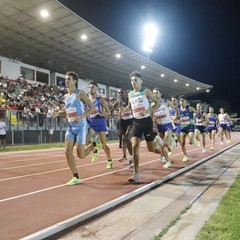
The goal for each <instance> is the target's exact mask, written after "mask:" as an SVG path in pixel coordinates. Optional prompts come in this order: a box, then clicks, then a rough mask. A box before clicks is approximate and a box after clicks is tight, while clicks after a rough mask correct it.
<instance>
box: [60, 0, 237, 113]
mask: <svg viewBox="0 0 240 240" xmlns="http://www.w3.org/2000/svg"><path fill="white" fill-rule="evenodd" d="M59 2H61V3H63V4H64V5H66V6H67V7H68V8H70V9H71V10H72V11H73V12H75V13H76V14H78V15H79V16H80V17H82V18H83V19H85V20H86V21H88V22H89V23H90V24H92V25H93V26H95V27H97V28H98V29H100V30H101V31H102V32H104V33H106V34H107V35H109V36H110V37H112V38H113V39H115V40H117V41H118V42H120V43H121V44H123V45H125V46H126V47H128V48H130V49H132V50H134V51H135V52H137V53H139V54H142V55H144V56H146V53H145V52H143V50H142V45H143V26H144V24H145V23H147V22H149V21H151V22H154V23H155V24H156V25H157V26H158V29H159V34H158V38H157V42H156V44H155V46H154V48H153V52H152V53H151V54H150V59H151V60H152V61H155V62H157V63H159V64H160V65H162V66H164V67H167V68H169V69H172V70H174V71H176V72H178V73H180V74H182V75H184V76H187V77H190V78H193V79H195V80H197V81H200V82H203V83H207V84H210V85H213V90H212V91H211V93H209V94H201V95H200V96H197V97H199V98H200V99H201V100H202V101H208V102H209V103H210V102H211V101H212V100H213V99H223V100H225V101H226V102H228V103H229V104H230V105H231V110H232V112H238V113H240V86H239V85H240V79H239V74H238V72H239V71H240V61H239V58H240V46H239V45H240V2H239V1H238V0H235V1H233V0H232V1H231V0H225V1H223V0H60V1H59ZM133 70H135V69H133ZM238 70H239V71H238Z"/></svg>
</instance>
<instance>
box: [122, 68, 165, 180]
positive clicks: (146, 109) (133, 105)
mask: <svg viewBox="0 0 240 240" xmlns="http://www.w3.org/2000/svg"><path fill="white" fill-rule="evenodd" d="M130 81H131V84H132V87H133V90H132V91H131V92H130V93H128V100H129V101H128V106H127V107H126V108H125V109H123V111H122V112H128V111H130V110H132V113H133V126H132V138H131V142H132V156H133V162H134V173H133V175H132V177H130V178H129V179H128V181H129V182H130V183H135V182H138V181H139V179H140V176H139V154H140V153H139V148H140V142H141V138H142V135H143V134H144V137H145V140H146V143H147V148H148V151H149V152H155V153H158V154H161V148H160V146H159V144H157V142H155V141H154V134H153V121H152V118H151V117H150V115H151V113H152V112H154V111H155V110H156V109H157V108H158V107H160V104H159V101H158V100H157V98H156V97H155V96H154V95H153V93H152V92H151V90H150V89H147V88H146V89H144V88H143V87H142V83H143V79H142V75H141V73H139V72H132V73H131V74H130ZM150 101H152V102H153V103H154V105H153V106H152V107H151V106H150Z"/></svg>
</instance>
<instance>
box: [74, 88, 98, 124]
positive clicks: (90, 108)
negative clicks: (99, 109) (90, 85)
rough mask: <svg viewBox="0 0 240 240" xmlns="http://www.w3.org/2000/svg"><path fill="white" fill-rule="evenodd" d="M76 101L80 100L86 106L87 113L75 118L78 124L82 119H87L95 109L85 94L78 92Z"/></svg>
mask: <svg viewBox="0 0 240 240" xmlns="http://www.w3.org/2000/svg"><path fill="white" fill-rule="evenodd" d="M78 99H79V100H81V101H82V102H83V103H84V104H85V105H86V109H87V111H86V112H84V113H83V114H82V115H81V116H77V119H76V122H80V121H81V120H82V119H84V118H87V117H88V116H89V115H91V114H92V113H93V112H94V110H95V107H94V105H93V103H92V102H91V100H90V99H89V98H88V96H87V94H86V93H85V92H83V91H80V92H79V94H78Z"/></svg>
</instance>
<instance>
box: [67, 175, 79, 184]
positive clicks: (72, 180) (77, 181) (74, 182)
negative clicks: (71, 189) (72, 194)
mask: <svg viewBox="0 0 240 240" xmlns="http://www.w3.org/2000/svg"><path fill="white" fill-rule="evenodd" d="M79 183H80V178H76V177H73V178H72V179H71V180H70V181H69V182H67V183H66V185H67V186H73V185H77V184H79Z"/></svg>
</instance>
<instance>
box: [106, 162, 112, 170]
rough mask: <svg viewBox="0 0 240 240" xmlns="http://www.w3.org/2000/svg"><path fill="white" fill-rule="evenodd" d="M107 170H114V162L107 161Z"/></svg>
mask: <svg viewBox="0 0 240 240" xmlns="http://www.w3.org/2000/svg"><path fill="white" fill-rule="evenodd" d="M106 168H107V169H112V160H108V161H107V166H106Z"/></svg>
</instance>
